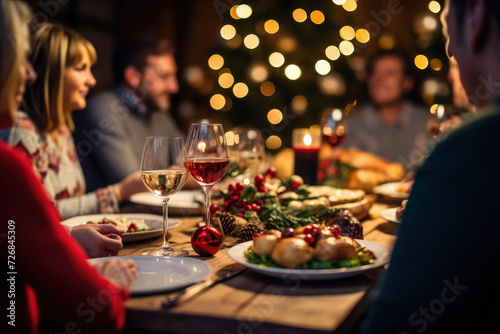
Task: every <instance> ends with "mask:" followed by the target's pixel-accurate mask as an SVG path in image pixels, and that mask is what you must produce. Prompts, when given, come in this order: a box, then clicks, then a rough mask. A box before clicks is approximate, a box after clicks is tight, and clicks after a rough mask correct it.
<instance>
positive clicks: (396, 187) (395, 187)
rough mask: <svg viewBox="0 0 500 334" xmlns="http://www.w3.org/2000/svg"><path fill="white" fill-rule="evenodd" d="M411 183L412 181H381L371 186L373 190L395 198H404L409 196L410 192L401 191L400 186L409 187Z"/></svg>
mask: <svg viewBox="0 0 500 334" xmlns="http://www.w3.org/2000/svg"><path fill="white" fill-rule="evenodd" d="M412 183H413V181H408V182H389V183H383V184H379V185H378V186H375V187H373V192H374V193H375V194H379V195H384V196H388V197H392V198H396V199H406V198H408V197H409V196H410V193H407V192H402V191H401V188H407V187H411V184H412Z"/></svg>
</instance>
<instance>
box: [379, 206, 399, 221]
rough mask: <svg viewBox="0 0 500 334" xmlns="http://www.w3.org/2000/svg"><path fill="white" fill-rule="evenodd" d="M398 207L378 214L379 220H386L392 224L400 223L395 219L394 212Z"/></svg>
mask: <svg viewBox="0 0 500 334" xmlns="http://www.w3.org/2000/svg"><path fill="white" fill-rule="evenodd" d="M398 209H399V207H395V208H389V209H385V210H383V211H381V212H380V218H383V219H385V220H388V221H390V222H393V223H400V222H401V221H400V220H399V219H398V218H397V215H396V212H397V211H398Z"/></svg>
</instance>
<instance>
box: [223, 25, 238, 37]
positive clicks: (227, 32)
mask: <svg viewBox="0 0 500 334" xmlns="http://www.w3.org/2000/svg"><path fill="white" fill-rule="evenodd" d="M220 35H221V37H222V38H224V39H225V40H229V39H231V38H233V37H234V36H235V35H236V29H235V28H234V27H233V26H232V25H230V24H226V25H225V26H223V27H222V28H220Z"/></svg>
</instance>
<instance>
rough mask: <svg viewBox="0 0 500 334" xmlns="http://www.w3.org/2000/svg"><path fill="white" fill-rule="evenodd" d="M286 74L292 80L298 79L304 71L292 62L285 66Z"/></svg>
mask: <svg viewBox="0 0 500 334" xmlns="http://www.w3.org/2000/svg"><path fill="white" fill-rule="evenodd" d="M285 75H286V77H287V78H288V79H290V80H297V79H298V78H300V76H301V75H302V71H301V69H300V67H298V66H297V65H295V64H290V65H288V66H287V67H285Z"/></svg>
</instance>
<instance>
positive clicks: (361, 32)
mask: <svg viewBox="0 0 500 334" xmlns="http://www.w3.org/2000/svg"><path fill="white" fill-rule="evenodd" d="M356 39H357V40H358V42H360V43H368V41H369V40H370V33H369V32H368V30H366V29H358V30H357V31H356Z"/></svg>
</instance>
